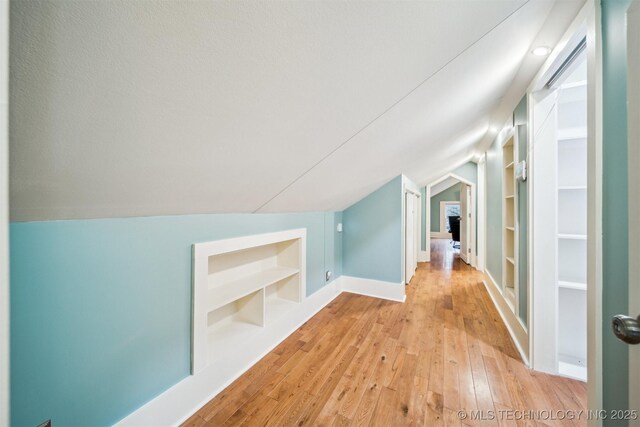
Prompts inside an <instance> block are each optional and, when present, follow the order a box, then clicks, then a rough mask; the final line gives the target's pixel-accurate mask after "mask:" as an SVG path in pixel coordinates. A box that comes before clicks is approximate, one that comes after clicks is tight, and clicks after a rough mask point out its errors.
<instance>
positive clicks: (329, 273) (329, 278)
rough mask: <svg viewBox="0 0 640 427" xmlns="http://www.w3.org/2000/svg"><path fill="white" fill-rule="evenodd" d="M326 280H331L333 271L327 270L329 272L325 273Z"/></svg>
mask: <svg viewBox="0 0 640 427" xmlns="http://www.w3.org/2000/svg"><path fill="white" fill-rule="evenodd" d="M325 280H326V281H327V282H328V281H330V280H331V271H330V270H327V273H326V274H325Z"/></svg>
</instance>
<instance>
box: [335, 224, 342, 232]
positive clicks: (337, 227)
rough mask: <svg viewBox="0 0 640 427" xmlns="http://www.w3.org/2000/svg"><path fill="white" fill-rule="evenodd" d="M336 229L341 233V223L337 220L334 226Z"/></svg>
mask: <svg viewBox="0 0 640 427" xmlns="http://www.w3.org/2000/svg"><path fill="white" fill-rule="evenodd" d="M336 230H338V233H342V223H341V222H339V223H338V225H337V226H336Z"/></svg>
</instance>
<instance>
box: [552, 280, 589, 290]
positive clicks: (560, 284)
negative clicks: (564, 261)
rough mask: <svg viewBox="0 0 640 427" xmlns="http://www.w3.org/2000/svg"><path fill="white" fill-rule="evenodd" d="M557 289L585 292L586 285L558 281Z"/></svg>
mask: <svg viewBox="0 0 640 427" xmlns="http://www.w3.org/2000/svg"><path fill="white" fill-rule="evenodd" d="M558 287H560V288H563V289H576V290H580V291H586V290H587V284H586V283H581V282H569V281H565V280H560V281H558Z"/></svg>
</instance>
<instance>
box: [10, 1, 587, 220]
mask: <svg viewBox="0 0 640 427" xmlns="http://www.w3.org/2000/svg"><path fill="white" fill-rule="evenodd" d="M582 3H583V2H582V0H579V1H560V2H557V3H556V2H553V1H541V0H530V1H525V0H508V1H506V0H505V1H499V0H491V1H471V0H469V1H452V0H446V1H445V0H443V1H425V2H419V1H415V2H408V1H381V2H361V1H357V2H356V1H353V2H351V1H349V2H343V1H340V2H337V1H315V2H314V1H299V2H295V1H287V2H285V1H241V2H238V1H229V2H223V1H215V2H214V1H211V2H205V1H200V2H182V1H164V2H149V1H135V0H127V1H113V0H109V1H106V0H98V1H91V2H87V1H69V0H56V1H48V2H39V1H14V2H11V56H10V61H11V75H10V78H11V82H10V83H11V84H10V86H11V87H10V93H11V99H10V102H11V104H10V108H11V114H10V129H11V135H10V141H11V147H10V148H11V150H10V161H11V213H12V220H14V221H25V220H44V219H68V218H97V217H118V216H141V215H167V214H186V213H217V212H284V211H287V212H297V211H314V210H342V209H344V208H346V207H348V206H349V205H351V204H352V203H354V202H355V201H357V200H359V199H360V198H362V197H363V196H365V195H366V194H368V193H369V192H371V191H373V190H374V189H376V188H377V187H379V186H380V185H381V184H383V183H384V182H386V181H388V180H390V179H391V178H393V177H394V176H397V175H399V174H401V173H404V174H405V175H408V176H409V177H410V178H412V179H413V180H415V181H418V182H421V181H425V180H427V179H431V178H437V177H438V174H442V173H444V172H446V171H448V170H450V169H451V168H453V167H455V166H457V165H459V164H461V163H464V162H466V161H467V160H469V158H470V157H471V156H473V155H474V154H477V153H476V151H475V147H476V144H477V143H478V142H479V141H480V140H481V139H482V138H483V137H484V136H485V135H486V134H487V132H488V131H489V127H490V124H491V120H492V112H493V111H494V110H495V109H496V108H497V106H498V105H499V104H500V102H501V100H503V97H504V96H505V93H506V92H507V90H508V89H509V88H510V85H511V84H512V82H514V79H516V77H517V76H519V73H520V74H522V70H523V64H525V63H527V64H528V68H527V70H529V71H527V72H529V73H531V76H533V74H532V73H533V72H535V70H537V67H539V66H540V65H541V63H542V62H541V61H542V60H540V59H532V58H531V55H530V53H529V51H530V50H531V46H532V44H533V43H534V42H538V41H540V40H542V41H544V42H545V43H546V44H549V45H552V43H553V44H555V42H556V41H557V39H558V38H559V36H560V35H561V34H562V32H563V30H564V29H565V28H566V27H567V26H568V25H569V23H570V21H571V19H572V18H573V16H575V14H576V12H577V11H578V9H579V7H580V6H581V4H582ZM552 10H553V16H554V20H553V23H552V24H549V21H548V20H547V18H548V16H550V12H551V11H552ZM545 22H547V25H546V26H545ZM532 61H537V62H532ZM536 64H537V67H536ZM520 77H521V76H520ZM521 80H523V79H521ZM523 81H526V79H524V80H523ZM521 86H523V87H522V91H521V93H520V95H522V94H523V93H524V86H525V84H524V83H523V84H521Z"/></svg>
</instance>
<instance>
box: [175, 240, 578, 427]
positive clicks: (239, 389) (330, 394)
mask: <svg viewBox="0 0 640 427" xmlns="http://www.w3.org/2000/svg"><path fill="white" fill-rule="evenodd" d="M482 278H483V277H482V275H481V274H480V273H479V272H477V271H475V270H474V269H472V268H471V267H469V266H467V265H466V264H464V263H463V262H462V261H461V260H460V259H459V256H458V255H457V253H455V251H453V250H452V249H451V246H450V245H449V243H448V242H446V241H438V240H433V241H432V259H431V262H430V263H420V264H419V267H418V270H417V271H416V275H415V276H414V278H413V279H412V281H411V283H410V284H409V285H408V286H407V287H406V301H405V303H396V302H392V301H385V300H380V299H376V298H371V297H366V296H361V295H355V294H349V293H344V294H342V295H340V296H339V297H337V298H336V299H335V300H333V301H332V302H331V303H330V304H328V305H327V307H325V308H324V309H322V310H321V311H320V312H318V313H317V314H316V315H315V316H313V317H312V318H311V319H309V320H308V321H307V322H305V323H304V324H303V325H302V326H301V327H300V328H299V329H298V330H296V331H295V332H294V333H292V334H291V335H290V336H289V337H288V338H287V339H286V340H284V341H283V342H282V343H280V344H279V345H278V346H277V347H276V348H275V349H274V350H273V351H272V352H270V353H269V354H267V355H266V356H265V357H264V358H263V359H261V360H260V361H259V362H258V363H257V364H256V365H254V366H253V367H252V368H251V369H249V370H248V371H247V372H246V373H245V374H243V375H242V376H240V377H239V378H238V379H237V380H236V381H234V382H233V383H232V384H231V385H230V386H229V387H227V388H226V389H225V390H223V391H222V392H221V393H220V394H218V395H217V396H216V397H215V398H214V399H212V400H211V401H210V402H208V403H207V404H206V405H204V406H203V407H202V408H201V409H200V410H199V411H198V412H197V413H196V414H194V415H193V416H192V417H191V418H189V419H188V420H187V421H186V422H185V423H184V424H183V425H184V426H190V427H201V426H216V427H217V426H237V425H243V426H299V427H301V426H327V427H330V426H343V425H356V426H381V427H382V426H404V425H406V426H428V427H432V426H433V427H440V426H456V427H477V426H485V425H486V426H495V427H498V426H499V427H503V426H504V427H512V426H546V425H549V426H554V427H555V426H562V427H574V426H575V427H582V426H585V425H586V421H585V420H573V421H567V420H526V419H520V420H515V419H508V418H501V417H500V414H503V415H506V414H507V413H509V414H511V415H513V413H514V411H528V410H544V409H547V410H556V411H557V410H560V411H561V410H573V411H579V410H584V409H585V408H586V404H587V403H586V394H587V391H586V386H585V384H584V383H582V382H579V381H574V380H570V379H567V378H560V377H555V376H552V375H547V374H542V373H537V372H532V371H530V370H529V369H528V368H527V367H526V366H524V364H523V363H522V361H521V359H520V357H519V354H518V352H517V350H516V348H515V345H514V344H513V341H512V340H511V337H510V336H509V333H508V331H507V329H506V327H505V326H504V324H503V323H502V320H501V318H500V315H499V314H498V312H497V310H496V309H495V307H494V305H493V302H492V301H491V298H490V297H489V295H488V294H487V291H486V289H485V288H484V285H483V284H482ZM459 410H465V411H466V412H467V414H468V415H469V416H468V417H467V418H466V419H464V420H462V419H460V417H459V414H458V411H459ZM492 413H493V414H494V419H488V418H487V417H488V416H489V415H490V414H492ZM471 415H473V416H471ZM481 416H483V417H484V418H482V419H479V417H481Z"/></svg>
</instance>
